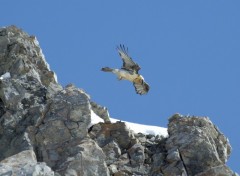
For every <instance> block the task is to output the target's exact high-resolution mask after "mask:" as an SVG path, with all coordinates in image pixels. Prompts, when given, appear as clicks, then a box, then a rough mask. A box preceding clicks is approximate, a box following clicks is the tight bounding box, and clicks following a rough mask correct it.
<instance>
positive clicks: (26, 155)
mask: <svg viewBox="0 0 240 176" xmlns="http://www.w3.org/2000/svg"><path fill="white" fill-rule="evenodd" d="M0 175H6V176H8V175H9V176H13V175H19V176H20V175H33V176H39V175H42V176H54V172H53V171H52V169H51V168H50V167H48V166H47V165H46V163H44V162H41V163H38V162H37V159H36V156H35V153H34V152H33V151H32V150H26V151H22V152H20V153H18V154H16V155H13V156H11V157H8V158H6V159H4V160H2V161H1V162H0Z"/></svg>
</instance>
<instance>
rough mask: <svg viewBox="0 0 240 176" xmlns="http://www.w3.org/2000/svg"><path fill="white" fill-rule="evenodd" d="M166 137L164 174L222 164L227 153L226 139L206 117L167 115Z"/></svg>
mask: <svg viewBox="0 0 240 176" xmlns="http://www.w3.org/2000/svg"><path fill="white" fill-rule="evenodd" d="M168 132H169V138H168V139H167V141H166V149H167V150H168V155H167V158H166V159H167V165H166V167H164V169H163V172H164V173H165V175H172V174H173V170H174V172H175V174H182V173H186V174H187V175H196V174H199V173H201V172H204V171H206V170H209V169H211V168H214V167H217V166H220V165H224V164H225V163H226V161H227V159H228V157H229V155H230V151H231V147H230V145H229V142H228V139H227V138H226V137H224V135H223V134H222V133H221V132H220V131H219V130H218V129H217V128H216V127H215V126H214V125H213V124H212V122H211V121H210V120H209V119H208V118H206V117H184V116H181V115H179V114H175V115H174V116H172V117H171V118H170V119H169V125H168Z"/></svg>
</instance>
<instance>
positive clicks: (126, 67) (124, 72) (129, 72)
mask: <svg viewBox="0 0 240 176" xmlns="http://www.w3.org/2000/svg"><path fill="white" fill-rule="evenodd" d="M117 51H118V53H119V55H120V57H121V58H122V61H123V66H122V68H121V69H115V68H109V67H104V68H102V69H101V70H102V71H104V72H112V73H114V74H116V75H117V77H118V80H128V81H131V82H132V83H133V86H134V87H135V90H136V93H137V94H140V95H143V94H146V93H147V92H148V91H149V88H150V87H149V85H148V84H147V83H146V82H145V81H144V78H143V76H142V75H140V74H139V73H138V71H139V70H140V69H141V67H140V66H139V65H138V64H137V63H135V62H134V61H133V60H132V58H131V57H130V56H129V55H128V48H126V47H125V46H124V45H120V46H119V47H117Z"/></svg>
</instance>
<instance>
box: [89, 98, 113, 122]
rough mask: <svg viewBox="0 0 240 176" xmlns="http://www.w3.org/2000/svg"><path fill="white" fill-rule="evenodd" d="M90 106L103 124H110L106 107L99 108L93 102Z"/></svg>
mask: <svg viewBox="0 0 240 176" xmlns="http://www.w3.org/2000/svg"><path fill="white" fill-rule="evenodd" d="M91 106H92V110H93V112H94V113H95V114H97V115H98V116H99V117H101V118H102V119H103V120H104V122H105V123H110V116H109V112H108V110H107V108H106V107H104V106H100V105H99V104H97V103H95V102H93V101H92V102H91Z"/></svg>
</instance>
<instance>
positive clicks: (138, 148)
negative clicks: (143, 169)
mask: <svg viewBox="0 0 240 176" xmlns="http://www.w3.org/2000/svg"><path fill="white" fill-rule="evenodd" d="M128 154H129V156H130V162H131V164H132V165H141V164H143V163H144V161H145V154H144V147H143V146H142V145H141V144H134V145H133V146H132V147H131V148H130V149H129V150H128Z"/></svg>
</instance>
